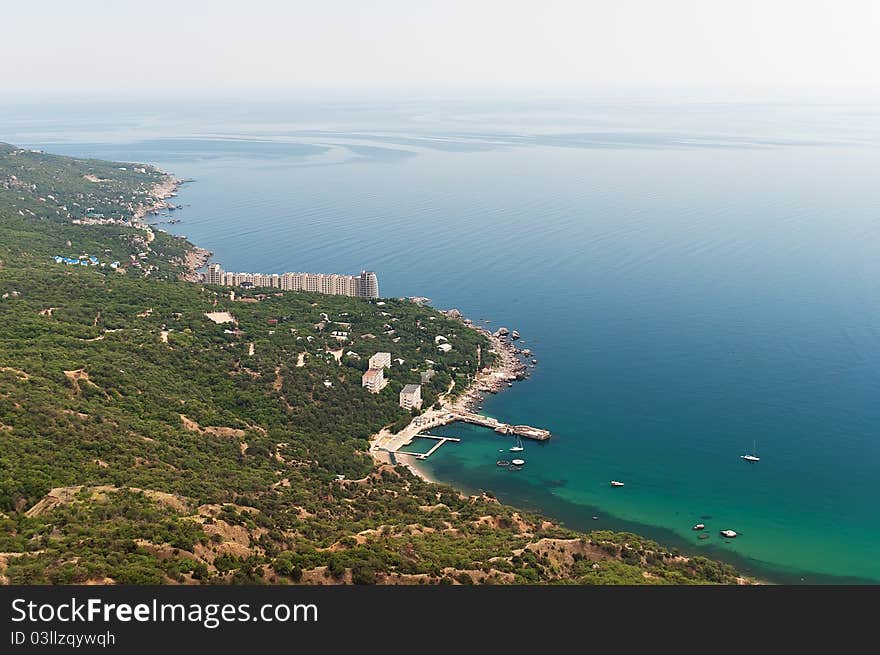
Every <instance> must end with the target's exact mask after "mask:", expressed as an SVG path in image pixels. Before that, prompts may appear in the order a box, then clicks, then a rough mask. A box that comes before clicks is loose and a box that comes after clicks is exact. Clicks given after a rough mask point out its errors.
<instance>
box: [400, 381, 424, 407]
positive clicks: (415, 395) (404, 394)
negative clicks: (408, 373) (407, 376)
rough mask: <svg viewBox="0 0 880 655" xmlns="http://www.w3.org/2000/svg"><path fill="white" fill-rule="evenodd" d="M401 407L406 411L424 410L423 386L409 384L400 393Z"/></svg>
mask: <svg viewBox="0 0 880 655" xmlns="http://www.w3.org/2000/svg"><path fill="white" fill-rule="evenodd" d="M400 406H401V407H403V408H404V409H413V408H415V409H421V408H422V385H420V384H408V385H406V386H405V387H404V388H403V389H402V390H401V391H400Z"/></svg>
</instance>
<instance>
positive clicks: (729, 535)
mask: <svg viewBox="0 0 880 655" xmlns="http://www.w3.org/2000/svg"><path fill="white" fill-rule="evenodd" d="M721 536H722V537H726V538H728V539H733V538H735V537H736V532H734V531H733V530H722V531H721Z"/></svg>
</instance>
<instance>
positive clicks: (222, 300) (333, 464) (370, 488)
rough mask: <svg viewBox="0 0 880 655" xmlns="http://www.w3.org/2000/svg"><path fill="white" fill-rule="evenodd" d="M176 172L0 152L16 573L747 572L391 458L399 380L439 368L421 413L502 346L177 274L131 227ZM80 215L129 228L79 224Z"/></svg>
mask: <svg viewBox="0 0 880 655" xmlns="http://www.w3.org/2000/svg"><path fill="white" fill-rule="evenodd" d="M123 169H124V170H123ZM140 171H143V172H140ZM162 176H163V174H162V173H160V172H158V171H156V170H155V169H153V168H151V167H149V166H144V165H131V164H117V163H107V162H96V161H94V160H78V159H70V158H65V157H57V156H51V155H45V154H42V153H36V152H32V151H28V150H22V149H17V148H13V147H11V146H0V325H2V326H3V328H2V330H0V580H2V581H3V582H7V583H13V584H19V583H53V584H63V583H84V582H106V583H111V582H116V583H132V584H145V583H263V582H270V583H288V582H303V583H321V584H331V583H338V582H361V583H375V582H384V583H415V584H433V583H438V582H446V583H471V582H475V583H483V582H486V583H518V582H519V583H521V582H582V583H618V582H628V583H664V582H711V581H715V582H733V581H735V580H736V574H735V572H734V571H733V570H732V569H731V568H730V567H729V566H726V565H723V564H718V563H716V562H711V561H708V560H705V559H702V558H690V559H688V558H684V557H680V556H677V555H676V554H675V553H672V552H670V551H668V550H667V549H665V548H663V547H661V546H659V545H657V544H653V543H651V542H648V541H646V540H644V539H641V538H639V537H636V536H634V535H626V534H615V533H608V532H599V533H592V534H589V535H582V534H576V533H573V532H570V531H568V530H566V529H564V528H561V527H559V526H556V525H554V524H553V523H551V522H549V521H545V520H543V519H541V518H540V517H536V516H532V515H530V514H527V513H525V512H520V511H517V510H515V509H513V508H510V507H506V506H503V505H501V504H499V503H498V502H497V501H495V499H494V498H492V497H491V496H490V495H483V496H479V497H471V498H468V497H463V496H461V495H459V494H458V493H456V492H455V491H454V490H452V489H451V488H449V487H446V486H441V485H432V484H428V483H425V482H423V481H421V480H419V479H417V478H415V477H413V476H412V475H411V474H410V473H409V472H408V471H407V470H406V469H404V468H401V467H397V468H393V467H389V466H385V467H382V468H376V467H375V466H374V464H373V462H372V460H371V459H370V457H369V456H368V454H367V450H368V437H369V435H371V434H373V433H375V432H377V431H378V430H379V429H381V428H382V427H384V426H389V425H397V426H402V425H404V424H406V423H407V422H408V421H409V420H410V418H411V416H410V415H409V414H408V413H407V412H405V411H404V410H402V409H400V408H399V407H398V405H397V394H398V392H399V390H400V389H401V387H402V385H404V384H406V383H409V382H417V381H418V380H419V374H420V372H421V371H423V370H425V369H426V368H427V366H428V364H427V362H426V360H432V361H433V362H434V364H433V368H434V369H435V370H436V371H437V374H436V375H435V376H434V378H433V379H432V380H431V383H430V385H431V386H430V387H429V388H426V389H425V395H426V397H427V402H429V403H431V402H434V401H435V400H436V399H437V394H438V392H439V391H441V390H443V389H445V388H446V387H447V386H448V385H449V383H450V382H451V380H452V379H455V381H456V388H457V389H461V388H463V387H464V386H465V385H466V384H467V381H468V379H469V378H470V376H472V374H473V373H474V367H475V365H476V361H477V359H476V348H477V346H478V345H480V346H482V347H483V350H484V353H485V351H486V348H487V344H486V342H485V340H484V338H483V337H482V336H480V335H479V334H477V333H476V332H474V331H472V330H470V329H468V328H467V327H466V326H464V325H463V324H462V323H461V322H460V321H457V320H453V319H451V318H447V317H446V316H445V315H443V314H442V313H440V312H437V311H435V310H433V309H430V308H426V307H420V306H417V305H414V304H412V303H409V302H406V301H398V300H393V299H385V300H384V301H381V302H382V303H383V304H379V302H367V301H363V300H359V299H354V298H344V297H337V296H322V295H317V294H307V293H298V292H285V293H277V294H267V295H262V294H257V293H255V292H247V293H245V295H244V297H242V296H236V297H235V299H234V300H233V299H231V298H230V296H229V294H228V290H223V289H220V288H215V287H205V286H201V285H197V284H192V283H188V282H183V281H179V280H177V279H176V278H177V273H179V272H180V271H181V262H182V255H183V253H182V250H183V249H185V248H186V247H187V246H188V244H185V243H182V242H181V241H180V240H177V239H174V238H173V237H170V236H168V235H165V234H164V233H162V232H158V231H157V232H155V234H154V236H153V237H152V240H148V239H147V238H146V237H145V234H146V231H145V230H144V229H142V228H138V227H131V226H128V225H125V224H124V223H125V221H130V220H131V217H132V216H134V213H135V212H136V211H137V209H138V207H141V206H144V205H148V204H149V203H150V202H151V201H152V200H154V199H155V198H154V197H153V196H152V195H151V194H152V186H153V185H155V184H157V183H161V181H162V179H163V178H162ZM95 180H98V181H95ZM50 196H51V197H50ZM74 208H77V209H74ZM89 208H91V209H89ZM80 210H82V211H84V212H86V211H87V212H91V213H92V215H96V214H98V213H100V214H104V215H105V216H108V215H114V216H115V217H118V218H121V219H124V220H123V221H122V222H121V223H120V224H114V225H110V226H106V225H78V224H74V223H73V221H74V220H75V217H76V212H78V211H80ZM56 255H57V256H59V257H66V258H68V259H69V260H74V259H75V260H76V263H70V262H69V261H68V262H65V261H63V260H62V261H60V262H56V261H55V259H54V257H55V256H56ZM86 255H88V257H85V256H86ZM80 258H82V259H80ZM89 258H94V259H95V260H97V263H95V262H93V261H92V260H91V259H89ZM82 262H85V263H82ZM116 262H119V263H120V265H119V266H113V264H114V263H116ZM134 263H138V264H139V265H138V266H135V265H134ZM122 264H127V265H122ZM219 312H228V313H229V314H230V315H231V318H232V319H233V320H232V321H231V322H225V323H217V322H215V321H214V320H212V318H211V317H209V316H208V315H207V314H208V313H212V314H213V313H219ZM214 318H215V319H216V318H218V315H214ZM334 331H336V332H344V333H346V337H345V340H344V341H343V340H340V338H338V335H333V334H332V332H334ZM438 335H443V336H445V337H446V338H447V339H448V340H449V343H450V344H452V345H453V348H452V350H450V351H449V352H448V353H441V352H439V351H438V350H437V348H436V346H435V337H436V336H438ZM378 351H390V352H392V354H393V357H394V358H395V361H394V365H393V366H392V368H391V370H390V371H389V372H388V377H390V379H391V383H390V384H389V386H388V387H387V388H386V389H385V390H384V391H383V392H382V393H380V394H378V395H373V394H370V393H368V392H367V391H366V390H364V389H362V388H361V385H360V376H361V373H362V371H363V370H365V368H366V362H367V359H368V358H369V356H370V355H371V354H373V353H375V352H378Z"/></svg>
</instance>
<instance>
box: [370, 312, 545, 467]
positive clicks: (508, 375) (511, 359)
mask: <svg viewBox="0 0 880 655" xmlns="http://www.w3.org/2000/svg"><path fill="white" fill-rule="evenodd" d="M443 313H444V314H446V315H447V316H448V317H450V318H454V319H457V320H459V321H461V323H462V325H464V326H465V327H466V328H467V329H469V330H474V331H476V332H478V333H480V334H482V335H483V336H485V337H486V338H487V339H488V340H489V343H490V348H489V352H490V353H491V354H492V355H494V361H493V362H492V364H491V365H489V366H484V367H483V368H481V369H480V370H479V371H478V372H477V374H476V375H475V376H474V378H473V379H472V380H471V381H470V383H469V384H468V386H467V387H465V388H464V389H463V390H462V391H461V392H460V393H459V394H457V395H456V396H455V397H454V399H453V400H452V402H447V397H448V396H449V395H450V394H452V393H453V392H454V391H455V389H454V386H451V387H450V388H449V390H448V391H447V393H445V394H441V395H440V397H439V401H440V404H441V409H439V410H438V409H433V408H431V409H427V410H425V411H424V412H422V413H421V414H419V416H418V417H416V418H414V419H413V420H412V421H410V423H409V424H408V425H407V426H406V427H405V428H403V429H402V430H400V431H398V432H391V431H389V430H388V429H387V428H383V429H382V430H380V431H379V432H377V433H376V434H373V435H371V436H370V455H371V456H372V458H373V461H374V463H376V464H377V465H382V464H394V463H395V462H396V463H397V464H400V465H402V466H405V467H406V468H408V469H409V470H410V471H411V472H412V473H413V475H415V476H416V477H418V478H421V479H422V480H424V481H425V482H431V483H435V484H440V481H439V480H437V479H435V478H434V477H433V476H431V475H430V474H428V473H427V471H426V470H425V469H424V468H422V467H420V466H419V461H418V460H417V459H416V458H415V457H412V456H409V455H403V456H402V457H400V458H398V457H397V455H396V454H394V455H393V456H392V453H394V451H396V450H398V449H400V448H401V447H402V446H405V445H406V444H409V443H411V442H412V440H413V439H414V438H415V437H416V436H418V434H419V433H421V432H424V431H425V430H427V429H430V428H431V427H436V426H438V425H445V424H447V423H448V422H449V421H448V420H447V419H446V417H447V415H448V414H449V413H450V412H452V413H466V412H477V411H479V409H480V407H481V403H482V401H483V399H484V397H485V394H487V393H491V394H497V393H500V392H502V391H504V390H505V389H507V388H509V387H510V386H511V385H513V384H514V382H516V381H521V380H525V379H527V378H528V368H527V366H526V364H525V363H524V362H523V361H522V359H521V357H522V355H523V351H522V350H521V349H520V348H518V347H517V346H516V342H515V341H514V340H513V339H512V338H506V337H507V333H506V331H505V330H504V329H503V328H502V329H501V330H499V331H497V332H491V331H489V330H488V329H486V328H484V327H482V326H479V325H475V324H474V323H473V321H471V320H470V319H467V318H463V317H462V316H461V314H460V313H459V312H458V310H455V309H451V310H448V311H446V312H443ZM404 458H405V459H404Z"/></svg>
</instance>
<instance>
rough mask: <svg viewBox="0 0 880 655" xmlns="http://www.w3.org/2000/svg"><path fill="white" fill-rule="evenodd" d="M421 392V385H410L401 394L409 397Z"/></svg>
mask: <svg viewBox="0 0 880 655" xmlns="http://www.w3.org/2000/svg"><path fill="white" fill-rule="evenodd" d="M421 390H422V387H421V385H418V384H408V385H406V386H405V387H404V388H403V390H401V392H400V393H403V394H407V395H409V394H412V393H416V392H417V391H421Z"/></svg>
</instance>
